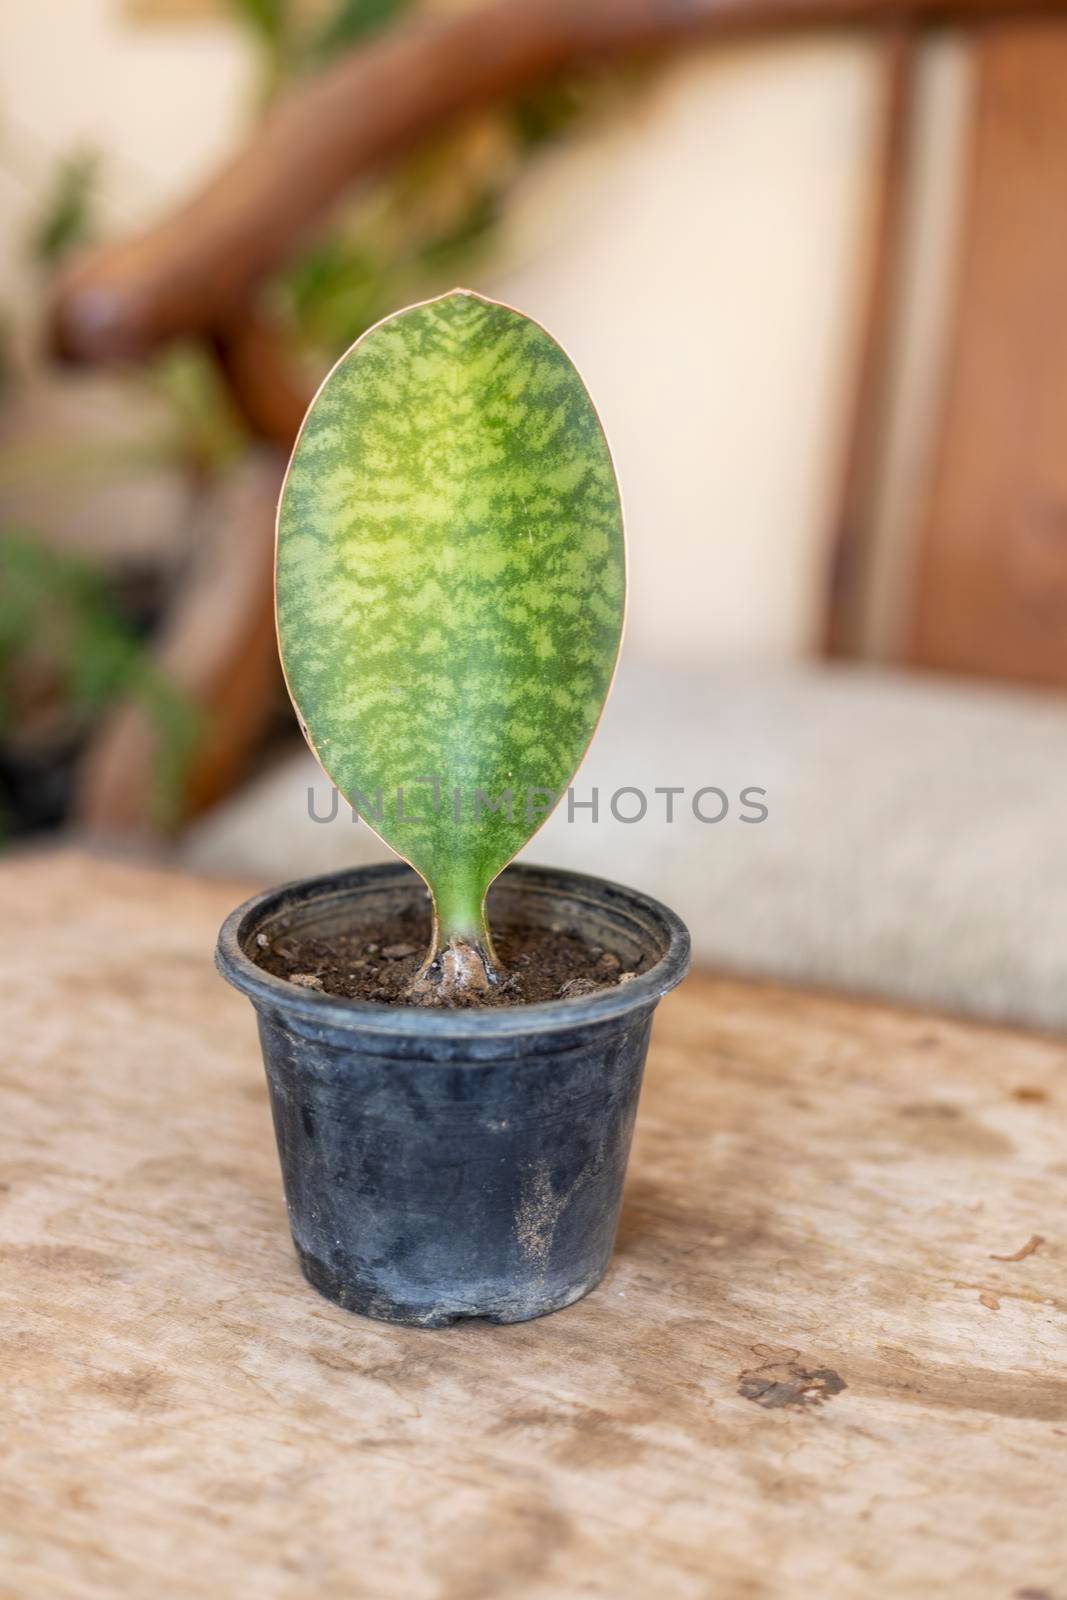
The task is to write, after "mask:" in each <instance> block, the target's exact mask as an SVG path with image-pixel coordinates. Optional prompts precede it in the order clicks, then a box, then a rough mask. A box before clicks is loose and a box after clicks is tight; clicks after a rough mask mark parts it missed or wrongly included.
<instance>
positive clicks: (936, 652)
mask: <svg viewBox="0 0 1067 1600" xmlns="http://www.w3.org/2000/svg"><path fill="white" fill-rule="evenodd" d="M946 21H950V22H952V23H954V24H957V25H959V26H960V27H963V28H965V29H966V31H967V35H968V39H969V48H970V51H971V54H972V57H973V64H974V71H975V76H976V84H977V92H976V100H975V110H974V117H973V127H972V129H971V137H970V153H969V161H968V167H969V171H968V178H967V196H966V201H965V206H964V217H963V240H962V249H961V252H960V259H961V261H962V263H963V267H962V272H961V275H960V278H959V282H958V286H957V292H956V294H955V296H954V300H953V306H954V311H953V329H952V337H951V340H950V345H949V355H948V359H947V371H946V373H945V374H944V375H943V379H944V381H943V393H944V396H945V401H944V405H943V407H942V410H941V414H940V419H939V423H938V427H937V433H936V440H935V442H934V447H933V452H932V471H931V478H930V488H929V493H928V494H927V495H926V496H925V497H924V503H923V504H922V505H921V506H920V508H919V510H918V512H917V515H916V527H915V529H914V530H911V532H910V533H909V537H911V538H912V539H913V543H914V550H915V558H914V562H913V569H912V574H911V578H910V584H909V594H908V598H907V604H906V608H905V611H906V616H905V626H904V628H903V629H902V630H900V631H899V637H898V638H897V640H896V641H895V643H894V646H893V649H892V651H891V654H892V656H893V658H894V659H896V660H898V661H899V662H901V663H904V664H907V665H912V666H916V667H923V668H942V669H947V670H951V671H954V672H966V673H979V674H986V675H993V676H996V677H999V678H1008V679H1016V680H1022V681H1028V682H1034V683H1040V684H1047V685H1056V686H1063V685H1065V684H1067V633H1065V629H1064V612H1065V608H1067V449H1065V448H1064V442H1063V441H1064V437H1065V436H1067V319H1065V318H1063V317H1062V316H1061V315H1060V305H1061V302H1062V299H1063V285H1064V283H1065V282H1067V210H1065V208H1064V205H1063V197H1064V195H1065V194H1067V4H1065V3H1064V0H1058V3H1051V0H1049V3H1045V4H1041V3H1034V4H1030V5H1020V4H1017V3H1012V0H911V3H910V4H908V3H903V0H582V3H577V0H501V3H496V4H491V5H489V6H487V7H484V8H482V9H478V10H476V11H470V12H459V13H451V14H449V13H443V14H440V15H435V16H432V17H422V16H420V17H418V18H417V19H416V20H414V21H412V22H410V23H408V24H406V25H404V26H402V27H400V28H397V29H396V30H394V31H392V32H389V33H388V34H385V35H384V36H380V37H378V38H377V39H375V40H374V41H372V42H371V43H370V44H368V45H366V46H364V47H362V48H360V49H359V50H357V51H354V52H353V53H352V54H351V55H349V56H348V57H347V58H345V59H344V60H342V61H341V62H339V63H338V64H337V65H335V66H334V67H333V68H332V69H330V70H328V71H326V72H324V73H323V74H322V75H321V76H319V77H318V78H316V79H315V80H313V81H311V82H309V83H308V84H306V85H304V86H302V87H301V88H300V89H298V90H297V91H296V92H295V93H294V94H293V95H292V96H291V97H290V98H289V99H288V100H287V101H285V102H284V103H282V104H280V105H279V106H278V107H277V109H276V110H275V111H274V112H273V113H272V115H271V116H270V117H269V119H268V120H267V121H266V123H265V124H264V125H263V126H262V127H261V128H260V129H259V130H257V133H256V136H255V138H254V140H253V141H252V142H251V143H250V144H249V145H248V146H247V147H246V148H245V149H244V150H243V151H242V152H241V153H240V154H238V155H237V156H236V157H235V158H234V159H233V160H232V161H231V162H230V164H229V166H228V167H227V168H226V169H225V170H224V171H223V172H222V173H221V174H220V175H219V176H218V177H217V178H216V179H215V180H214V181H213V182H212V183H210V184H209V185H208V186H207V187H206V188H205V189H204V190H203V191H202V192H201V193H200V194H199V195H198V196H196V197H195V198H194V199H193V200H191V201H190V202H189V203H188V204H186V205H184V206H183V207H181V209H180V210H178V211H176V212H175V213H174V214H173V215H172V216H170V217H168V218H167V219H165V220H164V221H163V222H162V223H160V224H159V225H158V226H156V227H154V228H152V229H151V230H150V231H148V232H147V233H145V234H143V235H141V236H140V237H137V238H134V239H131V240H128V241H125V242H121V243H119V244H117V245H112V246H109V247H107V248H104V249H102V250H99V251H97V252H96V253H94V254H92V255H90V256H89V257H88V258H86V259H83V260H81V261H80V262H78V263H77V264H76V265H75V267H74V269H73V270H72V271H70V272H69V273H68V274H67V275H66V276H65V277H64V278H63V279H62V281H61V282H60V283H59V284H58V286H57V289H56V292H55V297H54V302H53V305H52V307H51V319H50V337H51V345H52V348H53V350H54V352H55V353H56V354H57V355H58V356H59V357H60V358H62V359H63V360H66V361H69V362H78V363H115V362H136V361H139V360H143V359H145V358H146V357H148V356H150V355H152V354H153V352H155V351H157V350H158V349H159V348H160V347H161V346H162V345H164V344H165V343H166V342H167V341H169V340H173V339H177V338H186V339H187V338H190V337H193V338H198V339H200V340H202V341H203V342H204V343H205V344H206V345H207V346H208V347H209V348H210V349H211V350H212V351H213V353H214V357H215V359H216V361H217V363H218V366H219V369H220V371H221V372H222V374H223V375H224V377H225V380H226V383H227V385H228V387H229V390H230V392H231V394H232V396H233V398H234V400H235V401H236V403H237V405H238V407H239V408H240V410H241V412H242V414H243V416H244V418H245V421H246V423H247V425H248V427H249V430H250V431H251V433H252V435H253V436H254V438H255V439H256V440H257V442H258V448H257V451H256V453H255V456H254V458H253V460H252V462H251V463H250V466H249V469H248V473H247V475H246V478H245V481H244V488H243V492H242V494H241V496H240V498H239V503H238V505H237V507H236V508H235V511H234V515H233V519H232V522H231V523H230V525H229V527H228V530H227V536H226V539H225V540H224V541H223V542H221V543H220V546H219V548H218V549H217V550H215V551H214V552H211V553H210V554H209V556H208V558H206V560H205V563H204V564H203V565H202V566H201V567H200V568H199V569H198V570H196V571H195V572H194V573H193V574H192V576H191V578H190V581H189V582H188V584H187V585H186V587H185V588H184V589H183V591H182V592H181V593H179V594H178V595H177V596H176V597H175V601H174V604H173V608H172V612H171V615H170V618H169V620H168V624H167V627H166V629H165V631H164V634H163V637H162V638H161V640H160V644H159V649H160V653H161V656H162V658H163V660H164V662H165V664H166V666H167V668H168V670H169V671H170V672H171V673H172V675H173V676H174V677H175V678H176V679H177V681H178V682H179V683H180V684H181V685H183V687H184V688H185V689H186V690H187V691H188V692H189V693H190V694H191V695H192V696H193V697H194V698H195V699H196V700H197V701H198V702H199V703H200V704H202V705H203V707H204V708H205V711H206V713H207V719H206V728H207V731H206V734H205V737H204V739H203V740H202V742H201V745H200V747H199V749H198V751H197V755H196V758H195V761H194V763H193V767H192V771H191V773H190V777H189V783H188V788H187V793H186V796H185V805H184V814H185V815H186V816H188V815H191V814H192V813H193V812H195V811H196V810H198V809H201V808H203V807H204V806H207V805H209V804H210V803H211V802H212V801H213V800H215V799H216V798H218V797H219V796H220V795H221V794H223V793H224V792H225V791H226V789H227V788H228V787H230V786H231V785H232V784H233V783H234V782H235V781H236V780H237V779H238V778H239V776H240V775H241V772H242V771H243V770H244V768H245V764H246V762H247V760H248V758H249V756H250V755H251V753H252V752H253V750H254V749H255V747H256V744H257V741H258V740H259V738H260V736H261V733H262V728H263V724H264V719H265V716H266V714H267V712H268V709H269V707H270V704H271V700H272V695H273V692H274V688H275V684H276V665H275V651H274V631H273V619H272V601H271V564H272V559H273V538H272V530H273V515H272V506H273V501H274V498H275V495H276V492H277V488H278V485H279V482H280V478H281V474H282V471H283V467H284V461H285V457H286V454H287V451H288V449H289V447H290V445H291V443H292V440H293V438H294V436H295V433H296V429H297V427H298V425H299V422H300V419H301V417H302V415H303V411H304V409H305V406H306V404H307V402H308V400H309V398H310V393H309V389H308V387H307V385H306V383H304V382H303V381H302V379H301V378H299V377H298V376H297V375H296V372H295V368H294V366H293V364H292V363H291V360H290V356H289V353H288V351H287V348H286V342H285V337H284V334H283V333H282V331H281V330H280V329H279V328H277V327H276V326H274V325H273V324H272V322H271V320H270V318H269V317H268V316H267V315H266V314H265V312H264V311H263V309H262V305H261V300H260V292H261V290H262V288H263V286H264V285H265V284H266V283H267V282H268V280H269V279H270V277H271V274H272V273H273V272H275V271H276V270H277V269H278V268H279V267H280V266H281V265H282V264H283V263H284V262H285V261H286V259H287V258H288V257H289V256H290V255H291V253H292V252H293V250H294V248H295V247H296V246H297V245H298V244H299V243H300V241H301V240H302V239H304V238H305V237H307V236H308V235H309V234H310V233H311V232H312V230H313V229H314V228H315V227H316V225H318V224H321V222H322V220H323V219H324V217H326V216H327V215H328V213H329V211H330V209H331V208H332V207H333V206H334V205H335V204H336V203H337V202H338V201H339V200H340V198H341V197H342V196H343V194H344V193H345V191H346V190H347V189H348V188H349V186H350V185H352V184H354V183H355V182H356V181H357V180H360V179H362V178H365V177H366V176H368V175H369V174H372V173H374V172H375V171H377V170H380V169H381V168H382V167H383V166H384V165H385V164H386V163H388V162H389V161H390V160H391V159H392V158H394V157H395V156H397V155H398V154H399V153H401V152H402V151H404V150H405V149H407V148H408V147H409V146H411V145H412V144H414V143H415V142H417V141H418V140H420V139H423V138H426V137H427V136H429V135H431V134H432V133H433V132H434V130H435V129H437V128H439V127H440V126H441V125H442V124H443V123H445V122H447V121H448V120H449V119H452V118H455V117H457V116H459V115H460V114H462V113H464V112H467V111H470V110H472V109H473V108H476V107H480V106H484V105H487V104H490V103H494V102H500V101H504V100H506V99H508V98H509V97H512V96H515V95H517V94H519V93H521V92H522V91H524V90H527V89H529V88H531V87H532V86H534V85H536V84H537V83H539V82H541V81H542V80H544V79H546V78H548V77H549V76H551V75H552V74H555V73H558V72H560V71H561V70H563V69H568V68H574V67H576V66H581V65H583V64H590V63H594V62H600V61H603V60H606V59H611V58H622V57H626V56H629V55H633V54H635V53H637V52H648V51H660V52H662V51H666V50H679V49H681V48H683V47H684V46H686V45H687V44H690V43H692V42H695V41H697V40H708V39H716V38H726V37H731V36H736V35H738V34H740V33H742V32H753V31H758V30H763V31H766V30H771V29H775V30H781V29H789V28H792V29H799V28H814V27H822V26H829V25H850V26H855V27H862V28H865V29H868V30H874V32H875V34H876V37H877V38H878V39H879V40H880V43H881V52H882V72H883V82H884V118H883V131H882V139H881V150H880V156H879V161H878V169H877V171H876V173H875V174H874V180H875V181H874V187H873V191H872V192H873V193H874V196H875V205H874V207H873V226H872V231H871V248H870V251H869V255H868V265H867V289H866V313H865V318H864V329H863V335H862V338H861V340H860V343H859V348H858V350H857V353H856V359H855V372H854V391H855V400H854V406H853V415H852V423H851V429H850V446H849V450H848V453H847V461H846V466H845V471H844V475H843V483H842V489H841V495H840V507H839V512H838V515H837V518H836V525H835V527H834V528H833V529H832V530H830V532H829V533H828V538H827V562H828V576H827V584H826V621H825V649H826V652H827V653H828V654H830V655H848V656H856V655H862V654H864V653H865V651H866V649H867V640H866V638H865V623H864V618H865V616H866V613H867V608H868V603H869V600H870V591H871V584H872V582H873V581H874V579H873V576H872V574H873V572H874V554H875V552H874V546H873V539H872V512H873V504H874V500H875V498H876V496H877V492H878V477H879V461H880V452H881V450H882V447H883V442H884V432H885V426H886V409H887V405H888V369H889V356H890V353H891V349H892V343H893V329H894V311H895V306H896V299H897V291H898V284H899V272H900V250H901V236H902V228H903V218H904V211H905V200H906V195H907V191H908V177H909V161H910V154H911V145H910V130H911V121H912V108H913V85H914V80H915V67H916V60H917V48H918V44H919V41H920V40H921V39H922V37H923V36H924V34H925V32H926V31H927V30H929V29H930V28H933V27H935V26H937V25H939V24H941V23H944V22H946ZM151 762H152V748H151V736H150V732H149V730H148V728H147V727H146V725H145V722H144V719H143V716H142V714H141V713H140V712H139V711H138V710H137V709H136V708H134V707H133V706H124V707H122V708H121V709H120V710H119V711H118V712H117V713H116V714H115V715H114V716H113V717H112V718H111V719H110V720H109V721H108V722H107V724H106V725H105V726H104V727H103V728H102V729H101V730H100V732H99V734H98V735H97V737H96V739H95V742H94V744H93V747H92V748H91V750H90V752H89V755H88V757H87V760H86V763H85V768H84V773H83V781H82V785H81V799H80V820H81V821H82V823H83V824H84V825H86V826H88V827H89V828H92V829H97V830H104V831H108V832H116V831H131V830H135V831H143V830H145V829H147V828H149V827H150V825H151V824H150V817H151V808H150V805H149V802H148V797H149V795H150V793H151Z"/></svg>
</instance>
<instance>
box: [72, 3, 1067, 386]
mask: <svg viewBox="0 0 1067 1600" xmlns="http://www.w3.org/2000/svg"><path fill="white" fill-rule="evenodd" d="M1049 3H1050V4H1051V0H1049ZM1062 5H1063V0H1058V5H1057V6H1056V7H1055V8H1057V9H1059V8H1062ZM1005 9H1014V10H1016V11H1017V10H1018V9H1019V6H1018V0H497V3H494V4H491V5H489V6H486V7H484V8H480V9H478V10H476V11H470V12H461V13H458V14H454V15H441V16H433V17H416V18H415V19H414V20H413V21H412V22H410V23H407V24H405V25H403V26H402V27H399V28H397V29H395V30H393V31H392V32H390V33H388V34H385V35H383V36H381V37H379V38H377V39H375V40H374V41H372V42H371V43H370V44H369V45H367V46H366V47H364V48H363V49H361V50H358V51H354V52H353V53H352V54H350V55H348V56H346V57H345V58H344V59H343V60H341V61H340V62H338V63H337V64H336V65H335V66H334V67H332V68H330V69H329V70H327V71H325V72H323V73H322V74H321V75H320V76H319V77H317V78H316V79H314V80H313V81H312V82H310V83H308V84H306V85H303V86H302V87H301V88H300V89H298V90H297V91H295V92H294V93H293V94H292V95H290V96H289V97H288V98H287V99H286V100H284V101H283V102H282V103H280V104H279V105H278V106H277V108H276V109H275V110H274V111H273V112H272V114H271V115H270V116H269V117H268V118H267V119H266V120H265V122H264V123H263V125H262V126H261V127H260V128H259V129H257V131H256V133H255V136H254V137H253V139H252V140H251V141H250V142H249V144H248V145H247V146H246V147H245V149H244V150H243V151H242V152H241V153H240V154H239V155H238V156H237V157H236V158H235V159H234V160H232V161H231V162H230V163H229V165H228V166H227V167H226V168H225V169H224V170H223V171H222V172H221V173H220V174H219V175H218V177H216V178H215V179H214V181H213V182H211V183H209V184H208V186H207V187H206V188H205V189H204V190H203V191H202V192H201V193H200V194H199V195H198V196H197V197H195V198H194V199H192V200H191V201H189V202H188V203H187V204H185V205H184V206H182V207H181V208H180V209H179V210H178V211H176V212H175V213H173V214H172V215H171V216H170V217H168V218H166V219H165V220H164V221H162V222H161V223H159V224H158V225H157V226H156V227H154V228H152V229H150V230H149V231H148V232H146V233H144V234H142V235H140V236H139V237H137V238H134V239H131V240H128V241H126V242H123V243H120V244H117V245H113V246H109V247H107V248H105V249H102V250H100V251H97V252H95V253H94V254H92V255H90V256H89V257H88V258H86V259H85V260H83V261H81V262H79V263H76V264H75V265H74V267H73V268H72V269H71V270H70V271H69V272H68V273H67V274H66V275H65V276H64V277H63V278H62V279H61V280H60V282H59V283H58V284H57V287H56V290H55V294H54V298H53V302H52V308H51V318H50V341H51V345H52V349H53V351H54V353H56V354H57V355H59V356H61V357H63V358H65V359H67V360H70V361H81V362H96V361H109V360H127V359H131V358H138V357H142V356H144V355H146V354H148V353H149V352H150V351H152V350H153V349H155V348H156V347H157V346H159V345H160V344H161V343H163V342H164V341H166V340H168V339H172V338H174V337H176V336H180V335H203V334H210V333H212V332H214V331H217V330H219V329H221V328H223V327H225V326H226V325H227V324H230V323H232V322H233V321H234V319H235V317H239V315H240V314H241V312H242V311H243V310H245V309H246V308H247V307H248V306H249V304H250V302H251V297H252V295H253V293H254V290H255V288H256V286H257V284H258V283H260V282H261V281H262V280H263V279H264V278H265V277H266V276H267V275H268V274H270V273H271V272H272V271H273V270H274V269H275V268H277V267H278V266H279V265H280V264H281V263H282V262H284V261H285V260H286V259H287V257H289V256H290V254H291V253H292V252H293V250H294V249H295V248H296V246H297V245H298V244H299V242H300V241H301V239H302V238H303V237H305V236H306V234H307V233H308V231H309V230H310V229H312V228H313V226H314V225H315V224H316V223H318V222H320V221H321V219H322V218H323V217H324V216H325V215H326V214H328V212H329V210H330V208H331V207H332V206H333V205H334V204H335V203H336V202H337V200H338V199H339V198H340V196H341V195H342V194H343V192H344V191H345V189H346V188H347V187H348V186H349V185H350V184H352V183H353V182H354V181H355V180H356V179H358V178H360V177H363V176H365V175H366V174H368V173H370V172H372V171H374V170H375V169H376V168H378V167H380V166H381V165H382V164H383V163H385V162H386V161H387V160H388V159H389V158H390V157H392V156H394V155H396V154H397V153H398V152H400V151H402V150H403V149H404V148H405V147H406V146H408V145H410V144H412V143H413V142H415V141H416V140H418V139H419V138H420V137H421V136H423V135H425V134H426V133H428V132H429V131H430V130H431V129H432V128H434V127H436V126H438V125H440V124H441V123H442V122H443V121H446V120H447V119H449V118H451V117H454V116H456V115H458V114H460V113H462V112H465V111H469V110H472V109H474V108H476V107H478V106H482V105H486V104H489V103H492V102H495V101H498V100H501V99H505V98H507V97H509V96H513V95H516V94H518V93H520V92H522V91H523V90H525V89H527V88H529V87H531V86H532V85H534V84H536V83H537V82H540V81H541V80H543V79H545V78H546V77H548V76H550V75H551V74H553V73H555V72H558V71H560V70H562V69H565V68H568V67H575V66H579V65H583V64H588V63H591V62H594V61H598V60H604V59H607V58H610V57H615V56H619V55H623V54H626V53H630V52H633V51H637V50H641V49H649V48H654V47H665V46H668V45H672V44H677V43H681V42H683V41H685V40H687V39H690V38H696V37H698V36H700V35H708V36H711V35H722V34H726V33H730V32H738V31H741V30H752V29H757V28H759V29H766V28H771V27H776V26H810V25H816V24H833V23H841V22H868V23H882V22H890V21H893V20H895V19H898V18H900V17H902V16H903V17H909V16H910V17H917V18H921V17H934V16H937V17H944V16H946V15H957V16H965V15H976V14H981V13H990V12H996V11H1003V10H1005ZM1027 9H1037V10H1041V9H1048V5H1045V6H1042V4H1041V0H1035V3H1034V5H1033V6H1027Z"/></svg>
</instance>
